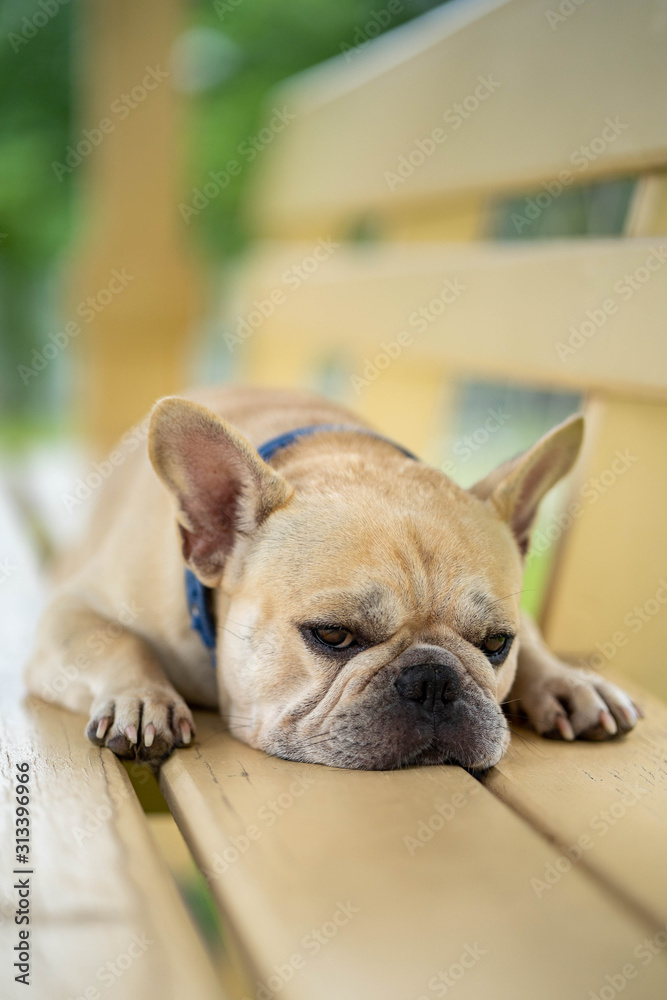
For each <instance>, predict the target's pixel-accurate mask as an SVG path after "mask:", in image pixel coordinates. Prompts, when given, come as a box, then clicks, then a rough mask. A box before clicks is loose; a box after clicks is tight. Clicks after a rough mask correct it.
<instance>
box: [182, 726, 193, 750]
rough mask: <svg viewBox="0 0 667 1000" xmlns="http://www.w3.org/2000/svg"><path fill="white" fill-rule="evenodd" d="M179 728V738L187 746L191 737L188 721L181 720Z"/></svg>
mask: <svg viewBox="0 0 667 1000" xmlns="http://www.w3.org/2000/svg"><path fill="white" fill-rule="evenodd" d="M180 729H181V740H182V741H183V743H184V745H185V746H187V745H188V744H189V742H190V740H191V739H192V731H191V729H190V723H189V722H185V720H184V721H183V722H181V725H180Z"/></svg>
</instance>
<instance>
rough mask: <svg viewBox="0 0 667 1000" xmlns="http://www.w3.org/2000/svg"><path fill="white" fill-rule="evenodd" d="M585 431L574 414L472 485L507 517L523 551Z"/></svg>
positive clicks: (575, 453)
mask: <svg viewBox="0 0 667 1000" xmlns="http://www.w3.org/2000/svg"><path fill="white" fill-rule="evenodd" d="M583 434H584V419H583V417H571V418H570V419H569V420H566V421H565V422H564V423H562V424H559V426H558V427H554V429H553V430H552V431H549V433H548V434H545V435H544V437H543V438H541V439H540V440H539V441H538V442H537V444H535V445H533V447H532V448H529V449H528V451H526V452H524V453H523V454H521V455H518V456H517V457H516V458H513V459H511V460H510V461H509V462H504V463H503V464H502V465H500V466H498V468H497V469H494V471H493V472H491V473H490V474H489V475H488V476H486V477H485V478H484V479H482V480H480V482H478V483H476V484H475V485H474V486H473V487H471V490H470V492H471V493H474V494H475V496H477V497H479V498H480V500H485V501H486V502H487V503H489V504H491V505H492V506H493V507H494V508H495V510H497V511H498V513H499V514H500V516H501V517H502V518H503V520H504V521H507V523H508V524H509V526H510V527H511V529H512V531H513V533H514V536H515V538H516V540H517V544H518V546H519V548H520V550H521V553H522V554H523V555H525V554H526V552H527V550H528V545H529V542H530V531H531V528H532V526H533V522H534V520H535V515H536V514H537V508H538V507H539V505H540V501H541V500H542V498H543V497H544V495H545V493H548V492H549V490H550V489H551V487H552V486H555V485H556V483H557V482H558V480H559V479H562V478H563V476H565V475H567V473H568V472H569V471H570V469H571V468H572V466H573V465H574V463H575V461H576V459H577V455H578V454H579V449H580V448H581V442H582V440H583Z"/></svg>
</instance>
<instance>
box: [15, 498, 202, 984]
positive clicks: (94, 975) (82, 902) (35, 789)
mask: <svg viewBox="0 0 667 1000" xmlns="http://www.w3.org/2000/svg"><path fill="white" fill-rule="evenodd" d="M1 487H2V484H0V537H1V538H2V543H3V551H2V553H0V555H2V558H3V566H5V565H6V567H7V568H6V571H5V578H3V580H2V582H1V583H0V586H1V587H2V595H1V599H0V647H1V649H0V755H1V759H2V767H1V768H0V959H1V961H0V996H2V998H3V1000H14V998H19V997H24V996H28V995H29V996H30V997H33V998H35V1000H69V998H71V1000H78V998H83V997H85V998H86V1000H146V998H149V997H160V1000H182V998H183V997H185V996H187V997H192V998H193V1000H216V998H217V1000H220V998H221V995H222V994H221V989H220V986H219V984H218V980H217V978H216V976H215V974H214V972H213V967H212V965H211V962H210V961H209V959H208V956H207V954H206V952H205V950H204V947H203V945H202V944H201V942H200V940H199V938H198V936H197V934H196V932H195V930H194V927H193V924H192V922H191V920H190V917H189V916H188V914H187V912H186V909H185V907H184V904H183V903H182V901H181V898H180V896H179V895H178V892H177V890H176V887H175V885H174V883H173V881H172V879H171V875H170V873H169V871H168V869H167V867H166V865H165V864H164V863H163V862H162V861H161V859H160V857H159V855H158V854H157V851H156V847H155V844H154V842H153V840H152V837H151V835H150V832H149V829H148V824H147V822H146V817H145V815H144V813H143V811H142V809H141V806H140V805H139V802H138V800H137V797H136V795H135V793H134V790H133V789H132V786H131V784H130V782H129V779H128V777H127V774H126V772H125V769H124V767H123V766H122V764H121V763H120V762H119V761H118V759H117V758H116V757H114V756H113V754H112V753H111V752H110V751H108V750H100V749H98V748H96V747H93V746H92V744H90V743H89V742H88V741H87V740H86V738H85V736H84V732H83V731H84V725H85V719H83V718H82V717H81V716H78V715H73V714H71V713H70V712H66V711H64V710H63V709H59V708H55V707H53V706H50V705H47V704H46V703H44V702H41V701H39V700H38V699H33V698H29V699H23V684H22V679H21V675H20V673H21V672H20V664H21V662H22V661H23V660H24V659H25V656H26V653H27V651H28V649H29V646H30V639H31V629H34V623H35V617H36V615H37V613H38V611H39V604H40V599H41V588H40V584H39V574H38V569H37V566H36V561H35V559H34V556H33V554H32V552H31V548H30V545H29V544H28V542H27V541H26V539H25V537H24V536H23V534H22V525H21V523H20V519H19V518H18V517H17V515H16V512H15V510H14V508H13V506H12V504H11V502H10V501H9V498H8V497H7V496H6V494H5V493H3V490H2V488H1ZM63 680H66V678H63ZM23 762H27V763H29V765H30V779H29V782H28V784H29V786H30V789H31V791H30V804H29V809H30V827H31V853H30V861H31V864H29V865H27V866H26V865H21V864H20V863H19V862H17V861H16V860H15V856H16V850H15V806H16V801H15V784H16V782H15V774H16V770H17V769H16V765H17V764H18V763H23ZM14 869H20V870H21V872H23V874H19V875H15V874H14ZM25 871H32V872H33V874H31V875H30V876H27V875H26V874H25V873H24V872H25ZM27 877H29V879H30V924H29V925H28V926H27V929H29V930H30V938H29V941H30V951H31V953H32V961H31V963H30V964H31V974H30V987H29V988H28V990H27V991H26V988H25V986H24V985H23V984H22V983H18V982H15V980H14V976H15V975H18V974H20V970H18V969H17V970H15V969H14V968H13V962H14V961H15V960H16V958H15V957H14V951H13V949H14V946H15V945H17V944H18V942H19V936H18V932H19V930H20V929H26V925H17V924H16V923H15V922H14V915H15V912H16V908H17V905H18V900H19V889H18V888H15V887H14V886H15V884H16V885H18V882H17V881H16V880H17V879H25V878H27ZM86 991H88V992H86Z"/></svg>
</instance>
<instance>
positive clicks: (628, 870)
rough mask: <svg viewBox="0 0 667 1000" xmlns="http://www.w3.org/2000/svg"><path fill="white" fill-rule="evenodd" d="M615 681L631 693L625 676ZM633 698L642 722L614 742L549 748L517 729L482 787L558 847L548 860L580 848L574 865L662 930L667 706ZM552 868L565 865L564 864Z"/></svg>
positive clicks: (665, 918) (665, 919)
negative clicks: (516, 735)
mask: <svg viewBox="0 0 667 1000" xmlns="http://www.w3.org/2000/svg"><path fill="white" fill-rule="evenodd" d="M610 679H612V680H616V678H610ZM618 683H619V684H621V685H622V686H623V687H625V688H626V689H629V690H630V691H631V692H632V690H633V688H632V685H631V684H629V683H628V681H627V678H625V677H623V678H622V679H621V678H619V679H618ZM634 697H635V698H636V700H637V702H638V703H639V704H641V705H642V707H643V708H644V710H645V711H646V719H645V720H644V721H643V722H641V723H640V725H639V726H638V728H637V729H635V730H634V731H633V732H632V733H630V734H629V735H628V736H626V737H625V738H624V739H623V740H622V741H619V742H610V743H603V744H596V743H585V742H581V743H571V744H564V743H559V744H557V745H555V746H554V745H552V744H551V743H549V742H547V741H546V740H539V739H537V738H536V737H535V734H534V733H528V732H523V733H522V735H523V736H524V739H515V740H513V742H512V747H511V750H510V752H509V753H508V754H507V756H506V757H505V758H504V760H502V761H501V762H500V764H499V765H498V766H497V767H495V768H493V770H492V771H490V772H489V774H488V776H487V778H486V780H485V786H486V788H488V789H489V790H490V791H492V792H493V793H494V794H495V795H497V796H498V797H499V798H500V799H502V801H503V802H506V803H507V804H508V805H510V806H511V807H512V809H514V810H516V811H517V812H518V813H520V814H521V815H522V816H523V817H524V818H525V819H527V820H528V822H530V823H531V825H533V826H535V827H536V828H537V829H538V830H542V831H543V832H544V833H545V834H546V835H547V836H548V837H550V838H551V839H552V840H554V841H555V842H556V843H557V845H559V847H558V848H556V847H554V849H553V851H552V852H551V861H552V863H553V862H554V861H556V860H557V859H558V858H562V857H563V852H562V850H560V849H559V848H568V849H570V848H572V847H573V846H574V847H575V850H574V851H573V852H571V856H572V857H575V858H576V857H577V856H578V852H577V851H576V847H579V848H581V855H582V856H581V859H580V861H579V862H577V863H576V864H575V867H578V866H585V867H588V868H590V869H591V870H592V871H594V872H595V873H596V874H597V876H598V877H599V878H600V879H602V880H603V881H605V882H606V883H607V884H609V885H611V886H613V887H614V889H615V890H616V891H617V892H618V893H619V894H621V895H623V896H625V897H626V898H627V899H630V900H633V902H634V904H635V905H636V906H637V907H638V908H640V909H641V910H642V911H643V912H644V914H645V915H646V916H647V918H648V919H650V920H651V921H653V923H654V924H655V925H656V928H658V927H660V928H662V929H663V930H664V929H665V927H666V926H667V866H666V865H665V845H666V844H667V767H666V766H665V740H666V738H667V707H666V706H665V705H664V703H663V702H661V701H659V700H658V699H657V698H652V697H650V696H649V695H647V694H645V693H644V692H642V691H639V690H635V692H634ZM518 731H520V730H518ZM580 838H585V839H584V841H583V843H580V842H579V839H580ZM566 858H567V855H566ZM560 864H561V867H564V868H567V861H561V862H560ZM561 875H562V876H563V877H562V880H561V879H558V881H557V882H556V883H555V884H554V887H553V888H550V887H548V886H547V887H545V888H544V890H543V892H542V894H543V895H555V894H556V893H558V892H560V891H561V886H562V884H564V883H565V881H567V879H569V878H570V872H569V871H567V872H564V873H563V872H561ZM551 877H552V878H556V876H555V875H554V874H553V873H551ZM630 960H632V959H630Z"/></svg>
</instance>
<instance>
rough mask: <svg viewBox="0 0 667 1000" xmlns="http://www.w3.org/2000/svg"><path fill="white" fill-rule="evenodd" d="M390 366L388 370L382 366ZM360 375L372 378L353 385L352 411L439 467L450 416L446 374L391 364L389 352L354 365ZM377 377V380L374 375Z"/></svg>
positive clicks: (439, 368)
mask: <svg viewBox="0 0 667 1000" xmlns="http://www.w3.org/2000/svg"><path fill="white" fill-rule="evenodd" d="M385 359H388V360H389V362H390V363H389V365H388V367H387V368H384V369H381V368H380V367H379V365H380V364H384V363H385ZM355 370H356V371H357V372H361V377H362V378H363V376H364V373H366V375H368V376H370V377H369V378H363V382H364V384H361V383H354V385H352V386H351V392H350V393H349V396H348V402H349V404H350V406H351V407H353V408H354V410H355V411H356V412H358V413H360V414H361V415H362V416H364V417H365V418H366V419H367V420H368V421H369V422H370V423H372V424H374V425H375V426H376V427H379V428H381V430H382V433H383V434H387V435H388V436H389V437H393V438H394V439H395V440H396V441H400V442H401V444H403V445H405V446H406V447H407V448H409V449H410V450H411V451H414V452H415V453H416V454H417V455H419V456H420V458H423V459H425V460H426V461H430V462H434V463H437V462H438V461H439V459H440V456H441V454H442V450H443V436H444V428H445V427H446V426H447V417H448V416H451V410H452V405H451V404H452V400H451V395H452V389H451V386H450V385H449V383H448V382H447V380H446V373H445V368H444V367H443V366H440V365H434V364H430V365H429V364H426V363H424V362H421V363H419V362H417V363H415V362H410V361H409V360H408V361H404V360H402V359H401V357H400V356H399V357H398V358H397V359H395V360H394V359H391V358H389V355H387V353H386V351H384V350H382V348H381V347H380V349H379V350H378V352H377V353H375V354H374V353H373V351H370V353H369V355H368V356H367V357H363V358H362V357H359V358H358V359H357V361H356V369H355ZM376 372H377V374H375V373H376Z"/></svg>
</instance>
